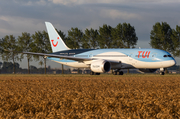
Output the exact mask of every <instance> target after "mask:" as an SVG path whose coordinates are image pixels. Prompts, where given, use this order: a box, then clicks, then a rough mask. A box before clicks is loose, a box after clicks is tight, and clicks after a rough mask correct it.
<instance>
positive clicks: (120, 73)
mask: <svg viewBox="0 0 180 119" xmlns="http://www.w3.org/2000/svg"><path fill="white" fill-rule="evenodd" d="M123 74H124V72H123V71H119V70H117V71H113V75H123Z"/></svg>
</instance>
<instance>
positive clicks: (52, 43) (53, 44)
mask: <svg viewBox="0 0 180 119" xmlns="http://www.w3.org/2000/svg"><path fill="white" fill-rule="evenodd" d="M57 39H59V37H57ZM51 42H52V45H53V46H54V47H56V46H57V44H58V41H57V42H56V44H54V40H51Z"/></svg>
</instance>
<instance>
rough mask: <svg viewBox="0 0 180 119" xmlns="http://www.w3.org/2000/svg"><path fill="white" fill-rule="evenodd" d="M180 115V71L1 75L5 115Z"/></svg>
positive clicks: (0, 104) (0, 118)
mask: <svg viewBox="0 0 180 119" xmlns="http://www.w3.org/2000/svg"><path fill="white" fill-rule="evenodd" d="M49 118H51V119H91V118H98V119H110V118H111V119H116V118H120V119H156V118H157V119H178V118H180V75H165V76H160V75H143V74H139V75H124V76H113V75H100V76H90V75H0V119H49Z"/></svg>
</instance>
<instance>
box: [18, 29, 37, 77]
mask: <svg viewBox="0 0 180 119" xmlns="http://www.w3.org/2000/svg"><path fill="white" fill-rule="evenodd" d="M17 43H18V46H19V48H20V51H23V52H32V51H33V48H34V47H35V45H34V43H33V39H32V38H31V35H30V33H27V32H24V33H22V35H21V36H19V37H18V42H17ZM26 57H27V63H28V74H30V68H29V62H30V61H32V55H29V54H27V56H26ZM23 58H24V54H21V59H23Z"/></svg>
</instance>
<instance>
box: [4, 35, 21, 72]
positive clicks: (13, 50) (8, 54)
mask: <svg viewBox="0 0 180 119" xmlns="http://www.w3.org/2000/svg"><path fill="white" fill-rule="evenodd" d="M1 48H2V59H3V60H5V61H9V60H12V61H13V73H16V72H15V61H18V60H20V58H19V56H18V53H17V52H18V51H19V47H18V45H17V40H16V38H15V37H14V36H13V35H9V36H8V35H6V36H5V37H4V38H2V40H1Z"/></svg>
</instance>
